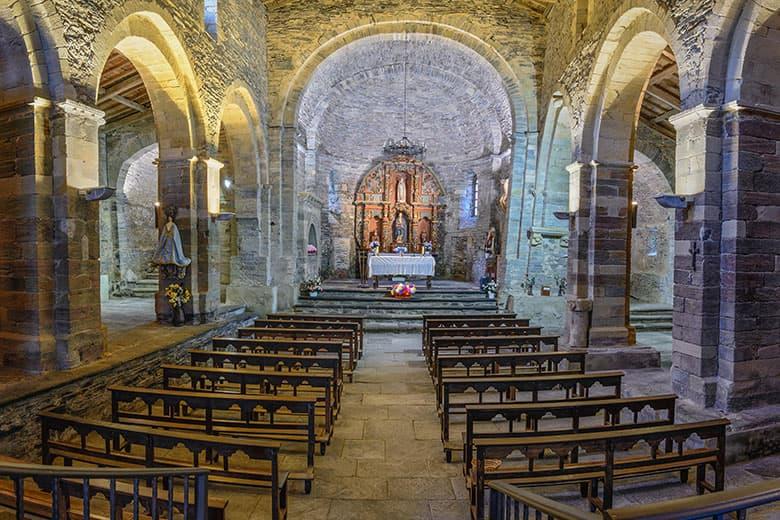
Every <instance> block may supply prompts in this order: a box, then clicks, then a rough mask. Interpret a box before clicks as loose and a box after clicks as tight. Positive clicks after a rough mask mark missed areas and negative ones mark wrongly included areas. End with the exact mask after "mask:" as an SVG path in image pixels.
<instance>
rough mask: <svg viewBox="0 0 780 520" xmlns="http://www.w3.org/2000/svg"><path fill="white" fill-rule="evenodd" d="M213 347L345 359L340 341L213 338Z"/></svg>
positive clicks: (215, 348) (227, 349) (235, 350)
mask: <svg viewBox="0 0 780 520" xmlns="http://www.w3.org/2000/svg"><path fill="white" fill-rule="evenodd" d="M211 348H212V350H215V351H220V352H251V353H255V354H292V355H296V356H319V355H320V354H335V355H336V356H338V358H339V361H342V359H343V351H342V349H343V345H342V343H341V342H340V341H324V340H306V339H279V338H277V339H268V338H263V339H253V338H225V337H219V338H212V340H211Z"/></svg>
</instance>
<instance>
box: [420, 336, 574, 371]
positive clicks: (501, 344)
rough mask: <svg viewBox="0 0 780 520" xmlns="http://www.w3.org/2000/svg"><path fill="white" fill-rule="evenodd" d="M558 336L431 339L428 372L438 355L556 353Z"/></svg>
mask: <svg viewBox="0 0 780 520" xmlns="http://www.w3.org/2000/svg"><path fill="white" fill-rule="evenodd" d="M559 339H560V338H559V337H558V336H547V335H542V336H473V337H462V336H459V337H452V336H444V337H438V338H433V339H432V341H431V344H432V345H431V350H430V352H429V355H430V358H429V359H428V360H427V361H428V370H429V371H430V372H431V375H432V376H433V374H434V369H435V367H436V358H438V357H439V355H440V354H458V355H462V354H501V353H509V352H542V351H544V349H545V348H546V349H547V351H552V352H557V351H558V340H559Z"/></svg>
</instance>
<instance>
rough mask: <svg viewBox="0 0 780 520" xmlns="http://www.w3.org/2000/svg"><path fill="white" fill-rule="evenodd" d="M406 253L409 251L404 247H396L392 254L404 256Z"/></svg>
mask: <svg viewBox="0 0 780 520" xmlns="http://www.w3.org/2000/svg"><path fill="white" fill-rule="evenodd" d="M408 252H409V250H408V249H407V248H406V247H404V246H397V247H396V248H395V249H393V253H395V254H397V255H405V254H406V253H408Z"/></svg>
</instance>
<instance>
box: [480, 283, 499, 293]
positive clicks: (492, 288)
mask: <svg viewBox="0 0 780 520" xmlns="http://www.w3.org/2000/svg"><path fill="white" fill-rule="evenodd" d="M482 292H486V293H494V294H495V293H497V292H498V284H497V283H496V281H495V280H493V279H488V280H487V281H485V283H483V284H482Z"/></svg>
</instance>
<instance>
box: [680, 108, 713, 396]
mask: <svg viewBox="0 0 780 520" xmlns="http://www.w3.org/2000/svg"><path fill="white" fill-rule="evenodd" d="M670 121H671V123H672V124H673V125H674V126H675V128H676V130H677V149H676V161H677V163H676V170H675V171H676V180H675V187H676V192H677V194H679V195H684V196H688V197H689V198H690V200H691V201H690V203H689V205H688V207H687V208H686V209H678V210H677V211H676V217H675V218H676V224H675V259H674V332H673V336H674V341H673V350H672V370H671V375H672V387H673V389H674V391H675V392H676V393H677V394H678V395H680V396H681V397H685V398H687V399H691V400H693V401H694V402H696V403H697V404H699V405H701V406H712V405H713V404H714V402H715V390H716V386H717V374H718V335H719V332H718V331H719V329H720V315H719V314H720V236H721V223H720V210H721V155H720V152H721V132H722V129H721V121H720V115H719V113H718V112H717V111H716V108H714V107H707V106H697V107H695V108H692V109H689V110H686V111H684V112H682V113H680V114H678V115H676V116H674V117H672V118H671V119H670Z"/></svg>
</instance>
